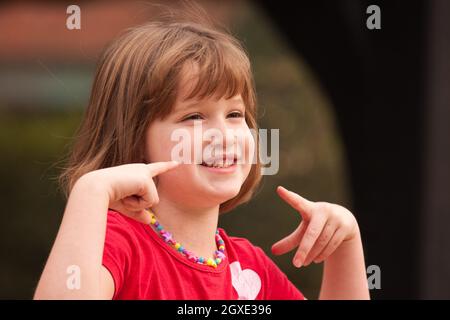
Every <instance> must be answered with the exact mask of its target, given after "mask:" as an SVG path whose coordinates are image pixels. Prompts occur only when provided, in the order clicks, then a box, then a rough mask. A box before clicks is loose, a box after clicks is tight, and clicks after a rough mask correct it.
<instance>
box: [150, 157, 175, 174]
mask: <svg viewBox="0 0 450 320" xmlns="http://www.w3.org/2000/svg"><path fill="white" fill-rule="evenodd" d="M179 164H180V163H179V162H177V161H162V162H154V163H149V164H147V166H148V168H149V169H150V175H151V176H152V177H155V176H157V175H159V174H161V173H164V172H166V171H169V170H171V169H173V168H175V167H177V166H178V165H179Z"/></svg>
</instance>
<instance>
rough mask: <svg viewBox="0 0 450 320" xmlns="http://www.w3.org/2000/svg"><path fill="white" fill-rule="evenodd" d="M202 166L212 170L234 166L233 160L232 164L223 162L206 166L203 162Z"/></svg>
mask: <svg viewBox="0 0 450 320" xmlns="http://www.w3.org/2000/svg"><path fill="white" fill-rule="evenodd" d="M202 164H203V165H204V166H207V167H213V168H228V167H230V166H232V165H233V164H234V160H233V162H232V163H229V162H225V163H221V162H215V163H212V164H208V163H206V162H203V163H202Z"/></svg>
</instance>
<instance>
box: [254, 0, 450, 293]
mask: <svg viewBox="0 0 450 320" xmlns="http://www.w3.org/2000/svg"><path fill="white" fill-rule="evenodd" d="M371 4H376V5H378V6H379V7H380V8H381V21H382V22H381V30H369V29H367V28H364V26H365V20H366V18H367V17H368V16H369V15H368V14H366V12H365V10H366V8H367V7H368V6H369V5H371ZM261 6H262V7H263V8H264V9H265V10H266V12H267V14H268V15H269V16H270V17H271V18H272V19H273V20H274V21H275V22H276V24H277V26H278V28H279V29H280V30H281V32H283V33H284V34H285V35H286V37H287V38H288V39H289V41H290V43H291V45H292V46H293V47H294V48H295V50H296V51H297V52H298V53H299V54H301V55H302V56H303V57H304V58H305V60H306V61H307V62H308V63H309V64H310V66H311V67H312V68H313V70H314V71H315V72H316V73H317V75H318V77H319V78H320V81H321V83H322V84H323V86H324V87H325V88H326V91H327V92H328V94H329V95H330V97H331V99H332V101H333V105H334V108H335V114H336V116H337V119H338V123H339V127H340V130H341V132H342V136H343V140H344V144H345V152H346V153H347V156H348V161H349V165H350V173H349V174H350V180H351V189H352V193H353V201H354V202H353V204H354V212H355V213H356V215H357V217H358V220H359V222H360V226H361V232H362V234H364V235H365V250H366V257H367V258H366V263H367V264H368V265H370V264H376V265H379V266H380V268H381V271H382V272H381V273H382V290H372V291H371V295H372V298H383V299H392V298H407V299H410V298H412V299H417V298H440V299H443V298H445V299H448V298H450V276H449V275H450V253H449V252H450V251H449V249H450V248H449V241H448V237H447V235H446V233H447V229H448V227H449V226H450V206H449V196H450V194H449V191H450V188H449V187H450V175H449V171H450V170H449V166H450V158H449V144H450V143H449V138H450V129H449V122H450V111H449V109H450V108H449V103H450V101H449V100H448V98H449V96H448V91H449V90H450V70H449V62H448V58H449V57H450V46H449V42H450V41H449V37H450V33H449V31H450V24H449V22H448V21H450V5H449V2H448V1H351V0H344V1H314V2H312V1H303V2H302V1H300V2H296V3H295V6H294V4H293V3H292V4H289V3H283V5H280V4H279V3H278V2H269V1H267V2H264V3H263V4H261Z"/></svg>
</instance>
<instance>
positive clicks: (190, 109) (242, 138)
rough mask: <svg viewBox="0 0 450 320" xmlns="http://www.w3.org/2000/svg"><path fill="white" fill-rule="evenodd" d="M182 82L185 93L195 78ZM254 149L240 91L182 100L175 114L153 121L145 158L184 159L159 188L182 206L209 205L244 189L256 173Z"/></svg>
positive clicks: (160, 179)
mask: <svg viewBox="0 0 450 320" xmlns="http://www.w3.org/2000/svg"><path fill="white" fill-rule="evenodd" d="M182 83H183V85H182V86H181V88H180V96H181V97H185V94H186V92H190V91H188V90H189V89H190V87H189V85H190V84H191V83H189V82H182ZM254 148H255V142H254V139H253V136H252V133H251V131H250V129H249V127H248V125H247V123H246V121H245V105H244V102H243V100H242V97H241V96H240V95H237V96H235V97H232V98H231V99H224V98H221V99H219V100H217V99H215V98H214V99H213V98H210V99H204V100H200V101H199V100H195V99H193V100H186V101H183V100H182V99H177V101H176V103H175V106H174V109H173V111H172V112H171V114H169V115H168V116H167V117H166V118H165V119H164V120H155V121H153V122H152V123H151V125H150V126H149V128H148V130H147V133H146V146H145V161H147V162H158V161H169V160H177V161H180V159H182V160H181V162H182V163H183V164H182V165H180V166H178V167H177V168H175V169H174V170H171V171H169V172H166V173H164V174H162V175H160V176H158V177H157V186H158V193H159V194H160V195H161V194H164V197H165V198H168V199H170V200H171V201H174V202H176V203H179V204H181V205H187V206H189V207H201V208H207V207H211V206H217V205H219V204H221V203H223V202H225V201H227V200H229V199H231V198H233V197H235V196H236V195H237V194H238V193H239V191H240V189H241V186H242V184H243V183H244V181H245V179H246V178H247V176H248V174H249V172H250V169H251V164H252V163H253V157H254V151H255V149H254ZM177 157H178V158H177ZM217 166H219V168H217ZM220 166H222V168H221V167H220Z"/></svg>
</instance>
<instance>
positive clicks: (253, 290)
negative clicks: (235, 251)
mask: <svg viewBox="0 0 450 320" xmlns="http://www.w3.org/2000/svg"><path fill="white" fill-rule="evenodd" d="M230 270H231V283H232V285H233V287H234V289H236V291H237V293H238V295H239V300H255V299H256V296H257V295H258V293H259V291H260V290H261V278H260V277H259V276H258V274H257V273H256V272H255V271H253V270H252V269H244V270H242V268H241V264H240V263H239V261H234V262H233V263H231V264H230Z"/></svg>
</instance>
